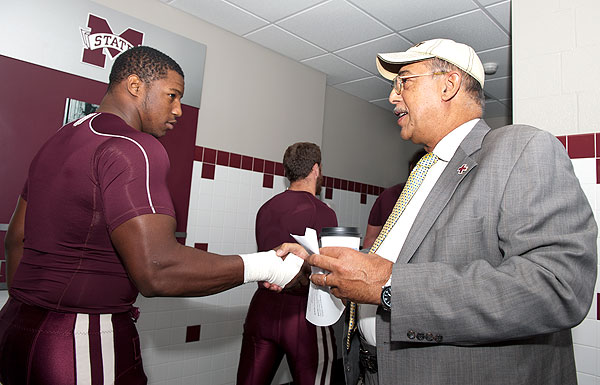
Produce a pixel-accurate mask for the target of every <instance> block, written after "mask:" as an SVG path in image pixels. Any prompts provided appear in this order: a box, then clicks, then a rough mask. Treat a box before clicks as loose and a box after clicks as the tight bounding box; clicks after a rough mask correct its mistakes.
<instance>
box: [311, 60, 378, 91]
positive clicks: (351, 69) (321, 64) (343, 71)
mask: <svg viewBox="0 0 600 385" xmlns="http://www.w3.org/2000/svg"><path fill="white" fill-rule="evenodd" d="M302 63H304V64H306V65H308V66H310V67H313V68H315V69H317V70H319V71H321V72H324V73H326V74H327V84H329V85H335V84H339V83H344V82H347V81H350V80H356V79H359V78H365V77H367V76H371V74H370V73H368V72H367V71H365V70H363V69H360V68H358V67H356V66H355V65H352V64H350V63H348V62H346V61H345V60H342V59H340V58H339V57H337V56H334V55H332V54H327V55H323V56H319V57H316V58H312V59H307V60H302Z"/></svg>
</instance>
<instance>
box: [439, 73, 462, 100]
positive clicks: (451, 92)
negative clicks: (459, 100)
mask: <svg viewBox="0 0 600 385" xmlns="http://www.w3.org/2000/svg"><path fill="white" fill-rule="evenodd" d="M461 81H462V77H461V75H460V74H459V73H458V72H451V73H450V74H449V75H448V76H446V81H445V82H444V88H443V90H442V100H443V101H448V100H450V99H452V98H453V97H455V96H456V94H458V91H459V90H460V86H461Z"/></svg>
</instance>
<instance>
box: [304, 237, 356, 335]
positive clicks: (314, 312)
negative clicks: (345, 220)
mask: <svg viewBox="0 0 600 385" xmlns="http://www.w3.org/2000/svg"><path fill="white" fill-rule="evenodd" d="M328 246H342V247H349V248H352V249H355V250H358V249H359V247H360V231H358V228H357V227H324V228H322V229H321V247H328ZM311 271H312V274H328V273H329V272H328V271H326V270H323V269H321V268H318V267H315V266H311ZM344 309H345V306H344V304H343V303H342V300H340V299H339V298H337V297H335V296H334V295H333V294H331V292H330V291H329V286H317V285H315V284H314V283H312V282H311V283H310V288H309V290H308V304H307V307H306V319H307V320H308V321H310V322H311V323H312V324H314V325H317V326H329V325H333V324H334V323H336V322H337V320H338V319H339V318H340V316H341V315H342V313H343V312H344Z"/></svg>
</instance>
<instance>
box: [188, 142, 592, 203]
mask: <svg viewBox="0 0 600 385" xmlns="http://www.w3.org/2000/svg"><path fill="white" fill-rule="evenodd" d="M556 138H557V139H558V140H559V141H560V142H561V143H562V144H563V146H564V147H565V149H566V151H567V153H568V155H569V157H570V158H571V159H580V158H600V133H590V134H574V135H561V136H557V137H556ZM194 160H196V161H199V162H204V165H203V167H202V177H203V178H208V179H214V173H215V167H214V166H215V165H220V166H227V167H233V168H241V169H243V170H250V171H255V172H260V173H263V174H265V175H271V177H270V178H268V177H263V186H264V187H265V188H272V187H273V184H272V176H273V175H277V176H284V175H285V170H284V167H283V163H281V162H274V161H271V160H267V159H261V158H256V157H252V156H247V155H241V154H235V153H230V152H227V151H223V150H217V149H214V148H208V147H202V146H196V148H195V152H194ZM596 163H597V166H596V174H597V183H598V184H600V161H597V162H596ZM205 166H207V167H205ZM323 187H325V188H327V189H329V190H325V198H326V199H332V198H331V197H332V196H333V190H334V189H337V190H343V191H352V192H358V193H361V194H365V197H366V195H379V194H381V192H382V191H383V190H384V189H385V187H382V186H374V185H370V184H367V183H361V182H357V181H352V180H348V179H341V178H335V177H331V176H324V177H323ZM363 200H364V198H363V197H362V196H361V201H363Z"/></svg>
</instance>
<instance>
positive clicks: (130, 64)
mask: <svg viewBox="0 0 600 385" xmlns="http://www.w3.org/2000/svg"><path fill="white" fill-rule="evenodd" d="M169 70H172V71H175V72H177V73H178V74H179V75H181V77H184V76H183V70H182V69H181V67H180V66H179V64H177V62H176V61H175V60H173V59H171V58H170V57H169V56H168V55H166V54H164V53H162V52H160V51H159V50H157V49H154V48H152V47H148V46H143V45H140V46H137V47H133V48H130V49H128V50H127V51H125V52H123V53H122V54H120V55H119V56H118V57H117V59H116V60H115V62H114V63H113V66H112V69H111V71H110V76H109V82H108V90H109V91H110V89H111V88H112V87H114V86H115V85H117V84H119V83H120V82H122V81H123V80H124V79H126V78H127V77H128V76H129V75H137V76H138V77H139V78H140V79H141V80H142V81H143V82H144V83H147V84H149V83H150V82H152V81H155V80H159V79H164V78H165V77H167V72H168V71H169Z"/></svg>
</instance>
